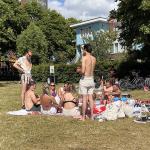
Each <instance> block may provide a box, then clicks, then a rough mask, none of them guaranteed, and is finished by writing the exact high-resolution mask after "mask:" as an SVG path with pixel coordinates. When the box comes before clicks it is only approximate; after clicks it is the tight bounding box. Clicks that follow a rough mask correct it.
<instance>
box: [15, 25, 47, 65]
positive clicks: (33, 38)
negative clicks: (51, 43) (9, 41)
mask: <svg viewBox="0 0 150 150" xmlns="http://www.w3.org/2000/svg"><path fill="white" fill-rule="evenodd" d="M47 45H48V44H47V40H46V38H45V35H44V34H43V32H42V31H41V29H40V28H39V27H37V26H36V25H35V24H34V23H31V24H30V25H29V26H28V28H27V29H26V30H24V31H23V32H22V33H21V35H19V36H18V38H17V49H18V53H19V54H20V55H23V54H24V50H26V49H31V50H32V52H33V55H34V56H35V57H36V58H38V59H39V63H44V62H46V61H47V60H48V58H47V53H48V52H47ZM37 63H38V62H37Z"/></svg>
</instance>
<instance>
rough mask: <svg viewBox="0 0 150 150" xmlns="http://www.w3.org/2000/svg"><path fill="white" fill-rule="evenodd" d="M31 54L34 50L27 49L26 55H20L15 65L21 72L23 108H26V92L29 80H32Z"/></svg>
mask: <svg viewBox="0 0 150 150" xmlns="http://www.w3.org/2000/svg"><path fill="white" fill-rule="evenodd" d="M31 56H32V51H31V50H27V51H26V52H25V55H24V56H23V57H20V58H19V59H18V60H17V61H16V62H15V63H14V67H15V68H16V69H17V70H18V71H19V72H21V84H22V88H21V101H22V108H23V109H24V108H25V107H24V106H25V105H24V100H25V92H26V88H27V84H29V81H30V80H31V78H32V77H31V69H32V63H31Z"/></svg>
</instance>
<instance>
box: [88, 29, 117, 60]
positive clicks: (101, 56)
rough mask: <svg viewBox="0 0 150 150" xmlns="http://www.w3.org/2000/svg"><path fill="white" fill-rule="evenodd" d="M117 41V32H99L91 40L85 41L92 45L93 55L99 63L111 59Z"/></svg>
mask: <svg viewBox="0 0 150 150" xmlns="http://www.w3.org/2000/svg"><path fill="white" fill-rule="evenodd" d="M115 40H116V32H114V31H111V32H109V31H108V32H103V31H100V32H97V33H93V36H92V37H91V38H86V39H85V41H86V42H87V43H90V44H91V46H92V49H93V55H94V56H95V57H96V58H97V60H98V61H100V60H105V59H108V58H109V54H110V53H111V51H112V48H113V42H114V41H115Z"/></svg>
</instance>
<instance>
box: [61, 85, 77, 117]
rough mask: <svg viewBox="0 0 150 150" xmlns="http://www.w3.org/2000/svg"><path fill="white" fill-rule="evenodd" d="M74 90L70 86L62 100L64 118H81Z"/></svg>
mask: <svg viewBox="0 0 150 150" xmlns="http://www.w3.org/2000/svg"><path fill="white" fill-rule="evenodd" d="M73 92H74V89H73V86H72V84H68V86H67V87H66V88H65V94H64V96H63V99H62V106H63V115H64V116H72V117H77V116H80V111H79V108H78V107H77V106H78V101H77V99H76V98H75V96H74V94H73Z"/></svg>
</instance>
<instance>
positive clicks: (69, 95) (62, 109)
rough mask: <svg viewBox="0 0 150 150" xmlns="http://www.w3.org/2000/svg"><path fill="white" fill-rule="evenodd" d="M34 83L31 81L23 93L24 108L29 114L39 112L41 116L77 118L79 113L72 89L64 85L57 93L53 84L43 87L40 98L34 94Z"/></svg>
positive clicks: (67, 84) (70, 85)
mask: <svg viewBox="0 0 150 150" xmlns="http://www.w3.org/2000/svg"><path fill="white" fill-rule="evenodd" d="M35 88H36V83H35V82H34V81H31V82H30V83H29V84H28V86H27V91H26V93H25V108H26V110H27V111H31V112H41V113H43V114H56V113H62V114H63V115H65V116H74V117H75V116H79V115H80V111H79V108H78V107H77V106H78V101H77V99H76V98H75V97H76V96H75V93H74V87H73V85H72V84H69V83H66V84H64V86H63V87H60V88H59V90H58V92H57V91H56V89H55V84H54V83H53V82H51V84H50V86H47V85H43V93H42V95H41V96H38V95H36V94H35Z"/></svg>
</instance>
